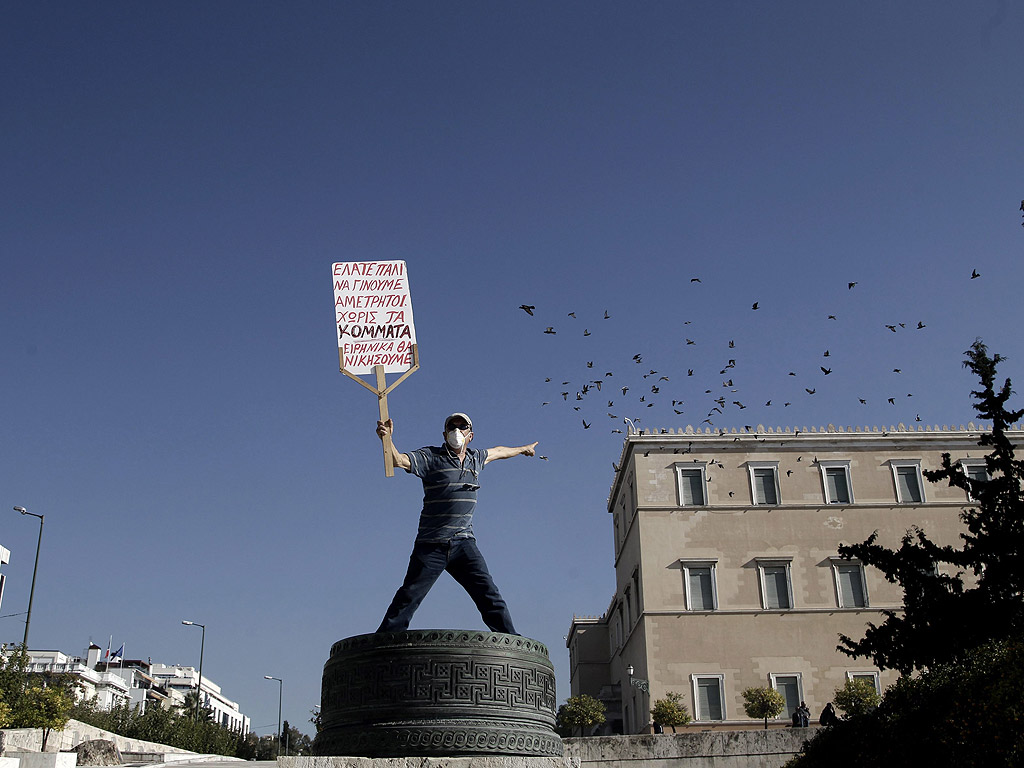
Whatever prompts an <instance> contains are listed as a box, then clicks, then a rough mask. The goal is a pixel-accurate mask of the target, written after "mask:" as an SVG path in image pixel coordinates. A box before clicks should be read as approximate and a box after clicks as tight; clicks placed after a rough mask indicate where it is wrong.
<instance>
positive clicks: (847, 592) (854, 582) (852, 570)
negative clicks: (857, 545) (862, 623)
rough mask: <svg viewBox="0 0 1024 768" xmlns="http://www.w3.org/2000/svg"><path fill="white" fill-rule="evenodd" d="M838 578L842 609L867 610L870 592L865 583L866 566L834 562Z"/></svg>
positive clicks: (839, 561)
mask: <svg viewBox="0 0 1024 768" xmlns="http://www.w3.org/2000/svg"><path fill="white" fill-rule="evenodd" d="M832 569H833V571H834V572H835V577H836V595H837V597H838V602H839V607H840V608H866V607H867V605H868V591H867V586H866V583H865V581H864V566H863V565H861V564H860V563H851V562H850V561H848V560H833V561H832Z"/></svg>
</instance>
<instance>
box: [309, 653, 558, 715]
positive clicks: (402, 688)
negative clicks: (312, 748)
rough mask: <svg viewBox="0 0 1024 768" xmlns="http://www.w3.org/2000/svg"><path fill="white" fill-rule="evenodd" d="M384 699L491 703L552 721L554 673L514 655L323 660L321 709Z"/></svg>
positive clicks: (360, 705)
mask: <svg viewBox="0 0 1024 768" xmlns="http://www.w3.org/2000/svg"><path fill="white" fill-rule="evenodd" d="M374 662H376V663H374ZM389 704H402V705H403V706H406V707H413V708H417V707H423V706H430V707H433V706H436V705H447V706H459V705H464V706H473V707H481V706H496V707H502V708H508V709H512V710H515V711H518V712H523V713H526V712H534V713H543V714H545V715H550V716H551V719H552V722H553V721H554V720H553V718H554V709H555V679H554V674H553V672H552V670H551V669H550V667H549V668H543V667H536V666H533V665H531V666H529V667H526V666H522V665H521V664H517V663H516V661H515V660H509V659H490V658H486V657H485V658H476V657H463V658H462V659H459V660H454V659H448V658H436V659H435V658H422V657H420V658H417V659H411V660H407V659H401V658H399V659H387V660H383V659H382V660H372V661H370V662H367V661H366V660H364V663H354V664H345V663H333V662H329V663H328V664H327V665H326V668H325V669H324V675H323V689H322V696H321V705H322V706H323V708H324V713H325V715H326V714H327V713H328V712H338V711H339V710H344V709H358V710H365V709H366V708H368V707H373V706H381V705H389Z"/></svg>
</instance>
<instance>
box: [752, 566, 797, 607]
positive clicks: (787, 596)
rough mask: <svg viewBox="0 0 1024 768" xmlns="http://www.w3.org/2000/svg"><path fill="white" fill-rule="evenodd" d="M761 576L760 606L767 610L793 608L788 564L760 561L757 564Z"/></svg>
mask: <svg viewBox="0 0 1024 768" xmlns="http://www.w3.org/2000/svg"><path fill="white" fill-rule="evenodd" d="M757 568H758V571H759V572H760V576H761V605H762V607H764V608H766V609H768V610H786V609H789V608H792V607H793V590H792V585H791V582H790V578H789V562H772V561H762V562H759V563H758V564H757Z"/></svg>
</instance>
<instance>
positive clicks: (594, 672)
mask: <svg viewBox="0 0 1024 768" xmlns="http://www.w3.org/2000/svg"><path fill="white" fill-rule="evenodd" d="M984 429H985V426H984V425H978V426H976V425H974V424H973V423H972V424H968V425H967V426H966V427H963V426H962V427H945V426H943V427H930V428H924V427H917V428H916V429H912V428H909V427H905V426H903V425H899V426H897V427H891V428H888V429H884V428H883V429H879V428H876V427H872V428H868V427H861V428H856V429H854V428H850V427H845V428H842V427H840V428H836V427H833V426H831V425H830V426H828V427H823V428H814V429H810V430H808V429H806V428H801V429H795V428H787V429H771V428H769V429H765V428H764V427H761V426H759V427H757V429H756V430H753V429H746V428H745V429H743V430H742V431H737V430H728V431H726V430H711V429H707V430H703V431H702V430H701V429H694V428H692V427H687V428H686V429H685V430H679V431H678V432H673V431H672V430H667V431H666V430H650V431H645V432H630V434H629V435H627V437H626V438H625V440H624V442H623V447H622V455H621V458H620V461H619V462H618V465H617V466H618V469H617V470H616V471H615V476H614V479H613V482H612V487H611V492H610V495H609V500H608V513H609V515H610V516H611V520H610V523H611V526H610V527H611V529H612V533H613V536H614V542H615V561H614V568H615V575H616V591H615V595H614V597H613V598H612V601H611V604H610V605H609V606H608V609H607V610H606V611H605V613H604V614H603V615H601V616H599V617H597V616H590V617H588V616H574V617H573V621H572V625H571V627H570V631H569V634H568V636H567V640H566V644H567V646H568V649H569V659H570V674H571V688H572V693H573V695H576V694H580V693H587V694H590V695H591V696H595V697H597V698H600V699H602V700H603V701H604V702H605V704H606V706H607V709H608V724H607V725H606V730H607V731H610V732H623V733H640V732H644V731H647V730H648V729H649V727H650V714H649V713H650V709H651V706H652V703H653V702H654V701H655V700H657V699H659V698H663V697H664V696H665V694H666V693H668V692H670V691H673V692H678V693H681V694H683V697H684V701H685V702H686V703H687V708H688V710H689V712H690V714H691V715H692V716H693V718H694V721H695V722H694V725H693V726H692V727H696V728H702V729H706V728H717V727H729V728H736V727H752V726H755V725H757V724H760V723H761V721H753V720H751V719H749V718H747V716H746V714H745V713H744V711H743V699H742V696H741V692H742V691H743V690H744V689H746V688H749V687H763V686H766V685H770V686H772V687H774V688H776V689H777V690H779V691H780V692H781V693H782V694H783V696H784V697H785V700H786V712H785V713H784V714H783V716H782V717H781V718H780V721H779V722H780V723H782V722H788V719H789V717H790V715H791V713H792V711H793V709H794V708H795V707H796V706H797V704H799V702H800V701H806V702H807V705H808V707H809V708H810V710H811V712H812V716H813V717H814V718H815V719H816V718H817V716H818V714H819V713H820V712H821V709H822V708H823V707H824V706H825V704H826V703H827V702H829V701H830V700H831V699H832V697H833V692H834V691H835V689H836V688H837V687H839V686H841V685H843V683H844V682H845V681H846V680H847V679H849V678H856V677H864V678H867V679H870V680H871V681H872V682H873V683H874V684H875V685H876V686H877V687H878V689H879V690H880V691H881V690H884V688H885V687H886V686H888V685H889V684H890V683H891V682H893V681H894V680H895V679H896V673H894V672H890V671H879V670H877V669H875V668H874V667H873V666H872V664H871V662H870V660H867V659H852V658H850V657H848V656H846V655H844V654H842V653H840V652H839V651H838V650H837V649H836V646H837V644H838V638H839V635H840V633H842V634H845V635H849V636H851V637H854V638H859V637H861V636H862V635H863V631H864V629H865V627H866V625H867V624H868V623H869V622H872V623H876V624H878V623H881V622H882V621H884V616H883V615H882V611H883V610H885V609H898V608H899V607H900V606H901V605H902V594H901V591H900V589H899V587H898V586H897V585H894V584H890V583H888V582H886V581H885V579H884V578H883V577H882V575H881V573H880V572H878V571H875V570H874V569H872V568H865V567H864V566H863V565H862V564H861V563H858V562H855V561H853V562H851V561H849V560H843V559H841V558H839V553H838V547H839V546H840V545H841V544H854V543H859V542H862V541H864V540H865V539H867V538H868V536H870V535H871V534H872V532H874V531H878V534H879V539H878V540H879V543H881V544H885V545H887V546H892V547H895V546H898V544H899V541H900V539H901V538H902V537H903V535H904V534H905V533H906V532H907V531H908V529H911V528H913V527H915V526H917V527H920V528H922V529H923V530H925V531H926V532H927V534H928V535H929V537H930V538H931V539H932V540H933V541H936V542H937V543H940V544H956V543H957V542H958V541H959V536H960V533H961V532H962V531H963V530H964V529H963V525H962V523H961V520H960V513H961V511H962V510H963V509H965V508H966V507H967V506H968V505H969V503H970V499H968V498H967V497H966V494H965V493H964V492H963V491H962V490H960V489H958V488H950V487H948V486H947V485H946V484H933V483H929V482H927V481H926V480H925V479H924V477H923V475H922V470H924V469H938V468H939V465H940V460H941V456H942V454H943V453H949V454H950V455H951V457H952V458H953V460H954V461H955V462H958V463H959V465H960V467H961V468H962V469H963V471H964V472H967V473H970V474H971V475H972V476H973V477H975V478H984V477H986V474H985V466H984V459H983V457H984V455H985V451H983V449H981V448H980V447H979V446H978V444H977V443H978V438H979V435H980V433H981V431H982V430H984ZM1022 434H1024V433H1021V432H1020V431H1019V430H1017V431H1015V432H1013V433H1011V435H1010V436H1011V439H1014V437H1017V438H1019V437H1020V436H1021V435H1022ZM1015 442H1016V441H1015Z"/></svg>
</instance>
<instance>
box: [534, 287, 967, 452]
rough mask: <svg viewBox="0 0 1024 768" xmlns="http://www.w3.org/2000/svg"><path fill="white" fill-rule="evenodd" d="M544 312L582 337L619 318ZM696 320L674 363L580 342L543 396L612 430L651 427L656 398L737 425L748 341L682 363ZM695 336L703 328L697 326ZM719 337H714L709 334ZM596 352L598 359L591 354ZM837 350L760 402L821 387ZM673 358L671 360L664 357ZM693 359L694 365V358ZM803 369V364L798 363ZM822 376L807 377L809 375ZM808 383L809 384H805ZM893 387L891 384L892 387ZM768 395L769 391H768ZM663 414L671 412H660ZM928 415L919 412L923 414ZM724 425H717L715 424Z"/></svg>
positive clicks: (585, 425)
mask: <svg viewBox="0 0 1024 768" xmlns="http://www.w3.org/2000/svg"><path fill="white" fill-rule="evenodd" d="M979 277H981V275H980V274H979V273H978V271H977V270H972V272H971V276H970V279H971V280H976V279H978V278H979ZM700 283H701V279H700V278H699V277H692V278H690V284H691V285H692V286H694V288H695V289H696V287H697V284H700ZM857 285H858V281H850V282H848V283H846V291H855V290H856V288H857ZM844 293H845V292H844ZM761 307H762V302H760V301H755V302H753V304H752V305H751V306H750V310H749V312H752V313H753V312H759V311H760V310H761ZM518 310H520V311H522V312H523V313H525V315H526V316H529V317H530V318H535V319H539V317H538V311H537V306H536V305H534V304H521V305H519V307H518ZM542 314H543V316H544V317H545V319H544V320H543V321H541V328H540V329H538V330H540V332H541V333H543V334H546V335H548V336H555V335H558V334H562V336H563V337H564V336H567V335H568V336H573V337H575V338H580V339H588V337H592V336H595V335H600V331H602V330H604V326H603V323H605V322H608V321H611V322H615V320H614V318H613V316H612V313H610V312H609V311H608V310H604V311H603V313H599V312H594V313H584V312H577V311H570V312H566V313H564V314H561V313H559V314H561V317H562V320H560V321H559V320H557V319H556V318H557V315H556V316H554V317H553V316H552V313H551V312H549V311H544V312H543V313H542ZM835 320H837V316H836V315H834V314H829V315H827V318H826V322H828V321H835ZM548 322H552V323H558V325H555V324H552V325H547V324H546V323H548ZM751 322H754V323H756V322H757V319H756V318H754V317H753V316H752V317H751ZM691 325H692V321H690V320H685V321H683V326H684V329H685V330H684V333H683V334H682V339H681V340H680V343H681V346H682V347H683V350H682V351H681V353H680V356H679V357H680V360H674V361H671V366H670V367H669V368H665V367H664V366H661V365H652V362H653V361H647V360H645V357H644V354H642V353H637V354H633V355H632V357H631V359H629V360H628V363H627V361H626V360H625V359H623V360H619V361H618V362H617V363H614V364H601V365H599V364H598V363H597V359H598V358H599V357H602V354H601V352H600V345H598V346H588V345H594V344H595V342H593V341H590V340H589V339H588V341H586V342H580V352H581V357H582V358H583V359H584V360H585V363H583V364H578V365H579V367H577V368H576V369H575V370H570V371H566V372H564V373H563V374H562V375H557V376H547V377H545V379H544V383H545V386H546V387H547V391H548V396H547V397H545V399H544V400H543V402H542V403H541V405H542V406H544V407H553V408H566V407H568V408H572V409H573V411H575V412H576V416H577V417H578V418H579V423H580V425H581V427H582V429H585V430H587V429H591V428H594V427H595V426H597V423H598V421H599V420H604V419H607V421H604V423H605V424H606V425H610V428H611V432H612V433H622V432H624V431H626V428H627V427H628V426H630V425H631V426H632V427H634V428H635V429H644V428H645V427H646V428H650V425H648V424H646V423H644V418H645V416H646V415H647V414H653V413H658V412H657V411H648V410H647V409H650V408H654V407H655V406H656V405H659V404H664V405H667V406H670V407H671V409H672V412H673V413H674V414H676V415H677V416H682V415H684V414H686V415H687V417H688V419H689V420H690V423H694V424H699V426H701V427H705V426H706V427H708V428H712V429H718V428H719V427H720V426H729V427H731V426H738V425H741V424H742V422H743V421H744V418H743V416H741V415H740V414H741V412H742V411H744V410H746V409H747V408H748V404H746V403H744V401H743V400H744V398H743V396H742V395H743V393H742V392H741V386H740V375H739V374H740V371H741V369H742V365H741V362H740V359H741V352H740V351H739V350H740V349H741V347H742V346H743V343H742V342H738V341H737V340H736V339H729V340H728V342H727V344H725V345H724V346H723V348H721V349H719V351H718V354H720V355H721V357H720V362H719V363H717V364H715V365H714V366H713V367H711V366H709V365H708V363H707V358H703V361H704V362H703V363H702V364H701V363H696V362H694V363H686V364H685V365H680V362H681V359H685V358H684V355H685V350H686V348H687V347H693V346H696V345H697V344H698V340H697V339H695V338H690V337H688V336H687V335H686V331H689V330H690V329H689V328H686V327H687V326H691ZM927 327H928V326H927V324H926V323H925V322H923V321H920V320H918V321H915V322H896V323H884V324H882V326H881V327H880V328H879V331H880V332H881V333H886V332H889V333H902V332H904V331H911V332H915V333H916V332H922V331H924V330H925V329H926V328H927ZM691 334H692V335H693V336H698V335H699V334H697V333H693V332H692V331H691ZM710 343H715V342H710ZM590 357H593V358H594V359H588V358H590ZM831 359H832V352H831V350H830V349H829V348H826V349H824V350H823V351H822V360H821V364H819V365H818V367H817V370H812V371H811V372H810V373H809V372H808V371H806V370H803V371H801V372H800V373H799V374H798V372H797V371H796V370H791V371H788V372H787V374H786V375H787V376H788V377H794V378H795V379H798V380H799V382H800V387H787V388H785V391H787V392H790V394H789V395H788V396H789V397H790V398H791V399H790V400H784V399H782V398H779V400H781V402H779V400H776V399H774V398H769V399H767V400H765V402H764V403H763V405H762V404H761V398H760V397H759V398H758V399H757V402H756V405H758V406H760V407H773V403H775V404H776V405H778V406H781V407H782V408H786V407H789V406H790V405H792V404H793V399H795V395H794V394H793V393H796V394H798V395H799V396H801V397H810V396H813V395H815V394H817V392H818V387H819V386H820V385H821V383H822V381H823V380H825V379H826V377H828V376H831V375H832V374H833V365H832V362H831ZM664 362H668V361H664ZM691 365H692V366H693V367H690V366H691ZM798 370H799V369H798ZM902 373H903V369H902V368H901V367H894V368H892V372H891V375H893V376H899V375H900V374H902ZM762 374H763V372H757V378H758V380H759V381H760V382H761V383H763V379H764V376H763V375H762ZM811 376H812V377H820V378H816V379H814V380H811V381H807V378H809V377H811ZM800 388H802V390H803V391H802V392H801V391H800ZM890 392H891V390H890ZM762 397H763V395H762ZM909 397H913V393H909V392H906V393H905V391H904V390H901V391H900V392H899V393H898V394H895V393H894V394H891V396H887V397H886V398H885V400H886V401H887V402H888V404H889V405H897V401H898V400H903V399H904V398H909ZM858 401H859V403H860V404H861V405H866V404H867V403H868V400H867V398H863V397H859V398H858ZM658 418H664V416H662V415H661V414H660V413H659V415H658ZM916 420H917V421H921V418H920V415H918V416H916ZM716 425H717V426H716ZM743 426H744V427H745V428H746V429H753V427H752V426H750V425H743Z"/></svg>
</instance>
